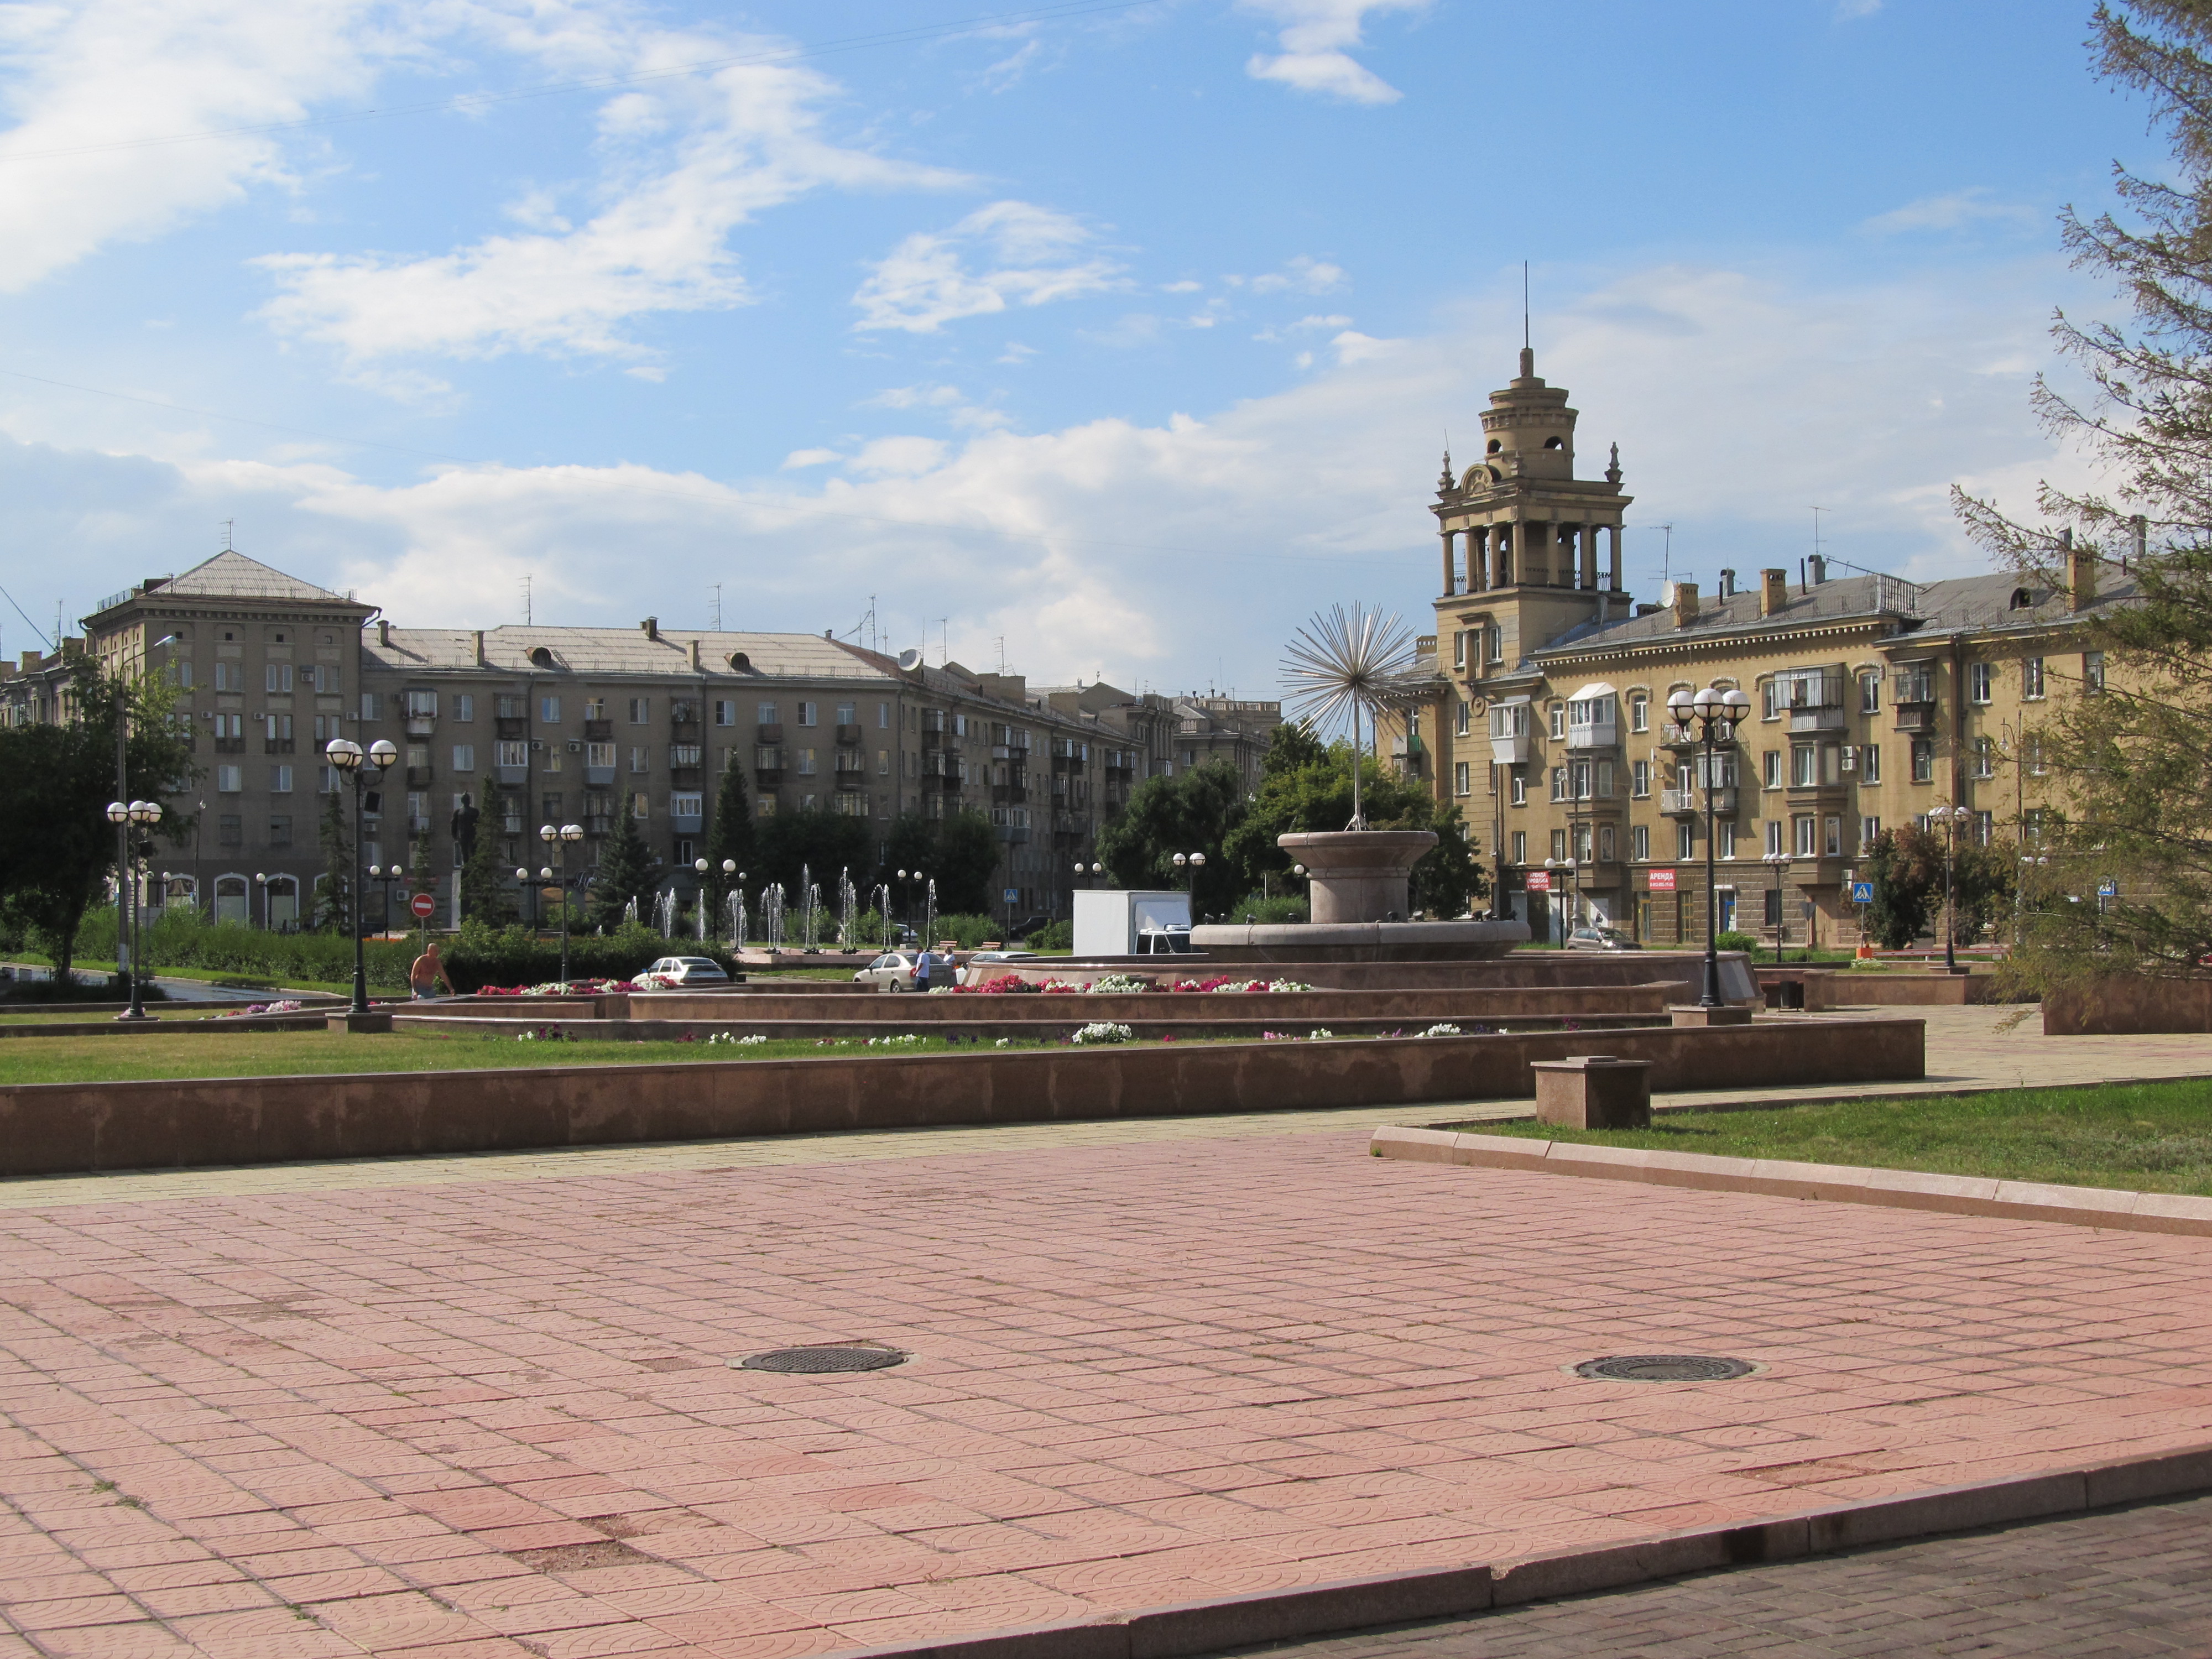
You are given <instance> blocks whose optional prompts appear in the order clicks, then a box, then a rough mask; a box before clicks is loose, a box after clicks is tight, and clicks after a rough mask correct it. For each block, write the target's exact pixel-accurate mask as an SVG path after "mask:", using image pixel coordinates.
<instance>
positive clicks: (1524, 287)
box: [1521, 259, 1531, 351]
mask: <svg viewBox="0 0 2212 1659" xmlns="http://www.w3.org/2000/svg"><path fill="white" fill-rule="evenodd" d="M1530 344H1531V341H1530V339H1529V337H1528V261H1527V260H1526V259H1523V260H1522V262H1521V349H1522V350H1523V351H1526V350H1528V349H1529V346H1530Z"/></svg>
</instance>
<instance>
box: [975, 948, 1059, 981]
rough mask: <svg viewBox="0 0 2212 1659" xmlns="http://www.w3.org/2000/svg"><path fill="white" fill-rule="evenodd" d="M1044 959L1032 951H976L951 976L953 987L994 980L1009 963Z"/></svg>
mask: <svg viewBox="0 0 2212 1659" xmlns="http://www.w3.org/2000/svg"><path fill="white" fill-rule="evenodd" d="M1043 960H1044V958H1043V957H1041V956H1039V955H1038V954H1037V953H1036V951H975V953H974V954H973V955H971V956H970V957H969V958H968V963H967V965H966V966H965V967H963V968H962V969H960V970H959V971H958V972H957V973H956V974H955V975H953V976H952V982H953V983H954V984H955V985H970V984H974V983H975V982H976V981H981V980H986V979H996V978H998V977H999V976H1000V975H1001V974H1003V973H1004V972H1005V971H1006V969H1005V966H1004V964H1006V963H1010V962H1042V961H1043Z"/></svg>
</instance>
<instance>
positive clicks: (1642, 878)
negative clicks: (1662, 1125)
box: [1378, 350, 2136, 945]
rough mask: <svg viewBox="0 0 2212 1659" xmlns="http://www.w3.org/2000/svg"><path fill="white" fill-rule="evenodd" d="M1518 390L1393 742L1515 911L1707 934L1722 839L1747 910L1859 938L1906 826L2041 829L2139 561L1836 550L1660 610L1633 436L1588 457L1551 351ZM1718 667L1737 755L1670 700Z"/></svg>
mask: <svg viewBox="0 0 2212 1659" xmlns="http://www.w3.org/2000/svg"><path fill="white" fill-rule="evenodd" d="M1490 405H1491V406H1490V408H1489V409H1488V410H1486V411H1485V412H1484V414H1483V417H1482V425H1483V435H1484V448H1483V455H1482V459H1480V461H1478V462H1476V463H1475V464H1474V465H1472V466H1469V467H1468V468H1467V469H1466V470H1465V471H1463V472H1461V473H1459V474H1457V475H1454V474H1453V473H1452V471H1450V468H1449V459H1447V463H1446V471H1445V474H1444V477H1443V479H1442V480H1441V481H1440V483H1439V487H1438V489H1437V497H1436V500H1435V501H1434V503H1433V505H1432V506H1431V511H1432V512H1433V513H1435V514H1436V516H1437V527H1438V530H1439V532H1440V537H1441V540H1442V545H1443V560H1442V575H1441V583H1440V590H1441V591H1440V592H1438V594H1437V597H1436V599H1435V600H1434V612H1435V616H1436V633H1435V634H1434V635H1431V636H1425V637H1424V638H1423V639H1422V640H1421V641H1419V652H1420V655H1419V659H1418V662H1417V665H1416V668H1415V671H1413V673H1412V674H1410V675H1409V676H1407V678H1406V680H1405V682H1404V683H1403V684H1402V687H1401V692H1400V694H1399V696H1397V697H1396V698H1395V700H1394V707H1393V709H1392V711H1391V712H1390V713H1389V714H1388V715H1386V717H1385V718H1384V720H1383V721H1382V722H1381V730H1380V732H1378V743H1379V744H1381V745H1382V746H1383V750H1384V752H1385V753H1387V754H1388V755H1389V757H1391V758H1392V760H1393V761H1394V762H1395V764H1397V765H1398V766H1399V767H1400V768H1401V769H1402V770H1403V771H1404V772H1406V773H1407V774H1408V775H1413V776H1416V777H1419V778H1420V779H1422V780H1424V781H1426V782H1427V783H1428V784H1429V785H1430V787H1431V789H1432V791H1433V792H1434V793H1435V795H1436V797H1437V799H1439V800H1440V801H1448V802H1450V803H1452V804H1455V805H1457V806H1459V807H1460V809H1461V811H1462V813H1463V815H1464V816H1465V817H1466V818H1467V820H1468V824H1469V827H1470V829H1472V830H1473V832H1474V835H1475V836H1476V837H1477V839H1478V841H1480V842H1484V843H1486V847H1487V850H1488V855H1489V858H1490V860H1491V862H1492V865H1493V866H1494V869H1495V872H1496V875H1497V879H1498V908H1499V909H1500V911H1501V913H1504V914H1510V915H1516V916H1521V917H1525V918H1526V919H1528V921H1530V922H1531V924H1532V926H1533V927H1535V928H1536V930H1537V931H1538V935H1539V937H1547V936H1549V937H1554V938H1556V937H1558V936H1559V933H1560V931H1561V930H1562V929H1564V928H1566V927H1573V926H1577V925H1581V924H1583V923H1598V924H1602V925H1610V926H1613V927H1620V928H1623V929H1625V930H1627V931H1629V932H1631V933H1633V934H1634V935H1635V936H1636V937H1637V938H1638V939H1643V940H1644V941H1647V942H1649V943H1651V944H1655V945H1676V944H1699V943H1702V942H1703V940H1704V939H1705V915H1706V897H1705V892H1706V877H1705V865H1706V857H1707V853H1708V850H1709V849H1710V851H1711V854H1712V862H1713V865H1714V868H1715V876H1714V878H1713V884H1712V885H1713V889H1714V896H1715V901H1716V908H1717V913H1718V917H1719V926H1720V928H1721V930H1722V931H1723V932H1725V931H1729V930H1730V929H1735V930H1737V931H1741V932H1744V933H1753V934H1757V935H1759V936H1761V937H1763V938H1765V939H1770V940H1771V939H1774V938H1775V937H1776V936H1777V934H1778V932H1784V931H1785V930H1786V937H1787V938H1788V939H1789V940H1790V942H1791V943H1793V944H1796V943H1805V942H1808V941H1810V942H1814V943H1817V944H1822V945H1828V944H1834V943H1838V942H1842V943H1852V942H1856V939H1857V917H1858V911H1857V907H1856V906H1855V905H1854V903H1853V902H1852V890H1851V882H1852V878H1853V875H1854V872H1855V869H1856V865H1857V860H1859V858H1860V857H1861V856H1862V854H1863V852H1864V850H1865V849H1866V848H1869V846H1870V844H1871V843H1872V842H1873V840H1874V838H1875V836H1878V835H1879V834H1880V833H1881V831H1882V829H1884V828H1886V827H1893V826H1895V825H1898V824H1900V823H1907V822H1920V823H1925V822H1926V819H1927V814H1928V812H1929V809H1930V808H1932V807H1934V806H1936V805H1947V806H1948V805H1958V806H1961V807H1964V808H1965V809H1966V810H1967V811H1969V812H1970V813H1971V814H1972V817H1971V818H1970V820H1969V821H1968V824H1967V829H1966V834H1968V835H1970V836H1972V837H1974V838H1975V839H1978V840H1979V841H1981V842H2013V843H2017V844H2020V845H2021V846H2023V847H2026V846H2027V845H2029V844H2032V843H2033V840H2034V838H2035V836H2036V832H2037V821H2038V816H2039V811H2040V810H2041V807H2042V805H2043V803H2044V800H2045V790H2046V787H2047V785H2048V784H2049V781H2050V780H2049V777H2048V775H2047V773H2046V771H2045V768H2044V766H2043V763H2042V760H2041V757H2040V750H2039V743H2038V738H2037V735H2036V728H2037V725H2038V722H2039V718H2040V717H2041V715H2042V714H2044V713H2045V711H2046V710H2047V709H2048V708H2050V706H2051V702H2052V700H2053V699H2055V698H2059V697H2063V696H2078V695H2095V694H2096V693H2097V692H2098V691H2100V690H2101V689H2102V687H2103V683H2104V662H2103V659H2102V656H2101V654H2100V653H2098V652H2097V651H2096V650H2095V649H2094V648H2093V647H2091V646H2089V645H2088V644H2087V643H2086V642H2085V641H2084V639H2083V637H2082V635H2083V628H2082V624H2083V623H2084V622H2085V621H2087V619H2089V618H2091V617H2094V616H2095V615H2096V614H2097V613H2098V612H2099V611H2101V610H2103V609H2106V608H2107V607H2110V606H2112V605H2122V604H2125V603H2128V602H2129V601H2130V599H2132V598H2133V597H2134V596H2135V594H2136V587H2135V585H2134V583H2133V582H2132V581H2131V580H2130V579H2129V577H2128V576H2127V574H2126V573H2125V571H2124V568H2115V567H2113V566H2112V565H2111V564H2109V563H2106V562H2101V561H2100V560H2098V559H2097V558H2095V557H2093V556H2091V555H2089V554H2088V553H2087V552H2086V551H2074V552H2072V553H2070V554H2069V559H2068V568H2067V577H2066V583H2065V585H2064V586H2038V585H2034V584H2032V583H2031V584H2025V585H2024V584H2023V583H2022V582H2021V580H2019V579H2017V578H2015V577H2013V576H2009V575H1987V576H1974V577H1967V578H1965V579H1962V580H1954V581H1942V582H1935V583H1930V584H1927V585H1924V586H1922V585H1916V584H1913V583H1911V582H1906V581H1903V580H1899V579H1897V578H1895V577H1892V576H1887V575H1880V574H1858V575H1852V576H1848V577H1837V578H1834V579H1831V576H1830V572H1829V570H1828V568H1826V567H1825V566H1824V564H1823V562H1821V561H1820V560H1818V559H1814V560H1811V561H1808V563H1807V566H1806V568H1804V569H1803V570H1802V573H1801V574H1800V575H1799V578H1798V580H1795V581H1792V580H1791V578H1790V572H1789V571H1788V570H1786V569H1784V568H1770V569H1765V570H1762V571H1759V572H1758V573H1757V574H1756V577H1755V579H1754V580H1753V581H1751V582H1748V583H1744V584H1739V583H1738V581H1737V579H1736V574H1735V572H1734V571H1730V570H1723V571H1722V572H1720V573H1719V575H1720V580H1719V582H1718V584H1717V588H1716V591H1714V592H1711V594H1705V593H1701V592H1700V589H1699V584H1696V583H1693V582H1688V581H1678V582H1676V583H1674V584H1673V586H1672V588H1671V591H1670V592H1668V593H1667V594H1666V595H1664V596H1662V603H1661V604H1657V605H1652V604H1638V603H1636V602H1635V600H1634V599H1632V597H1631V595H1630V594H1629V593H1628V592H1626V589H1625V588H1624V586H1623V585H1622V581H1621V571H1620V529H1621V525H1622V521H1623V517H1624V515H1625V513H1626V508H1627V507H1628V506H1629V503H1630V501H1631V500H1632V498H1631V497H1630V496H1628V495H1625V494H1623V493H1622V492H1621V489H1620V484H1621V477H1622V474H1621V470H1620V457H1619V453H1618V451H1617V449H1616V450H1615V452H1614V453H1613V458H1612V461H1611V464H1610V465H1608V467H1607V470H1606V471H1605V473H1604V475H1603V477H1602V479H1583V478H1577V477H1576V476H1575V428H1576V424H1577V418H1578V416H1577V411H1576V410H1573V409H1571V408H1570V407H1568V404H1567V394H1566V393H1565V392H1564V391H1561V390H1558V389H1555V388H1553V387H1550V386H1547V385H1546V384H1545V383H1544V382H1543V380H1541V379H1540V378H1539V377H1538V376H1537V374H1536V373H1535V364H1534V354H1533V353H1531V352H1528V351H1525V350H1524V351H1523V352H1522V354H1521V373H1520V374H1519V375H1518V376H1517V377H1516V379H1515V380H1513V381H1512V382H1511V383H1510V385H1508V386H1505V387H1504V388H1503V389H1501V390H1499V391H1497V392H1492V394H1491V398H1490ZM1601 552H1602V554H1603V557H1602V559H1601ZM1706 686H1711V687H1713V688H1715V689H1717V690H1729V689H1731V688H1741V690H1743V691H1744V692H1745V693H1746V694H1747V696H1749V697H1750V699H1751V704H1752V713H1751V715H1750V717H1749V718H1748V719H1747V720H1745V721H1744V722H1742V723H1741V725H1740V726H1738V728H1737V729H1736V730H1735V732H1733V733H1731V734H1730V738H1729V741H1728V742H1727V743H1726V744H1723V745H1720V746H1717V749H1716V750H1715V751H1714V753H1713V755H1712V757H1711V762H1710V767H1711V770H1710V773H1708V771H1707V766H1708V763H1707V761H1706V760H1705V757H1704V755H1703V752H1702V745H1701V744H1700V743H1699V741H1698V736H1697V733H1696V732H1695V731H1694V730H1685V729H1682V728H1679V727H1677V726H1675V725H1674V723H1673V722H1672V721H1671V720H1670V719H1669V718H1668V714H1667V704H1668V699H1669V697H1670V696H1673V695H1674V693H1675V692H1676V691H1677V690H1687V691H1692V692H1694V691H1696V690H1699V689H1700V688H1703V687H1706ZM1709 776H1710V778H1711V781H1712V782H1713V784H1714V785H1715V786H1716V789H1715V793H1714V796H1713V801H1712V806H1713V820H1714V821H1713V828H1712V832H1711V837H1710V839H1709V838H1708V835H1707V829H1706V820H1705V813H1706V791H1705V787H1704V786H1705V782H1706V781H1707V779H1708V777H1709Z"/></svg>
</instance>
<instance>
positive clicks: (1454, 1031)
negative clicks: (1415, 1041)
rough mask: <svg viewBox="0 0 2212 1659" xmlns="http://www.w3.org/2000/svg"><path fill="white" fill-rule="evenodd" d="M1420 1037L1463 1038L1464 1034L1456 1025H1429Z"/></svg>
mask: <svg viewBox="0 0 2212 1659" xmlns="http://www.w3.org/2000/svg"><path fill="white" fill-rule="evenodd" d="M1421 1035H1422V1036H1465V1035H1466V1033H1465V1032H1463V1031H1462V1030H1460V1029H1459V1027H1458V1026H1456V1025H1431V1026H1430V1027H1429V1029H1428V1030H1425V1031H1424V1032H1422V1033H1421Z"/></svg>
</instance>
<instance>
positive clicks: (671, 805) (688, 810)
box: [668, 795, 707, 818]
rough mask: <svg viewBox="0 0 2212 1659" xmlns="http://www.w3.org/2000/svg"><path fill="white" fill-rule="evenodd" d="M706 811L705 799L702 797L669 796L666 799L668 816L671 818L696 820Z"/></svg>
mask: <svg viewBox="0 0 2212 1659" xmlns="http://www.w3.org/2000/svg"><path fill="white" fill-rule="evenodd" d="M706 810H707V798H706V796H704V795H671V796H670V797H669V798H668V816H669V817H672V818H696V817H700V816H701V815H702V814H703V813H704V812H705V811H706Z"/></svg>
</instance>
